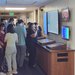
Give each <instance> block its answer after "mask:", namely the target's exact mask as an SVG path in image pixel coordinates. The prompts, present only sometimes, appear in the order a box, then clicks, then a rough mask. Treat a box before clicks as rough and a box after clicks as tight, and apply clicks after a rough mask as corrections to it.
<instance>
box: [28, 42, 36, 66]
mask: <svg viewBox="0 0 75 75" xmlns="http://www.w3.org/2000/svg"><path fill="white" fill-rule="evenodd" d="M29 54H30V55H29V65H30V66H33V65H34V64H35V63H36V47H35V45H34V43H33V42H31V45H30V48H29Z"/></svg>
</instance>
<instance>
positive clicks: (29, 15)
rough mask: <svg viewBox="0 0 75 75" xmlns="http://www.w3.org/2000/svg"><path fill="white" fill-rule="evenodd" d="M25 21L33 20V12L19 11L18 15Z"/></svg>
mask: <svg viewBox="0 0 75 75" xmlns="http://www.w3.org/2000/svg"><path fill="white" fill-rule="evenodd" d="M18 17H19V18H21V19H23V21H24V22H25V23H28V22H35V12H34V11H33V12H28V13H21V14H19V15H18Z"/></svg>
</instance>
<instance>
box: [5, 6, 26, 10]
mask: <svg viewBox="0 0 75 75" xmlns="http://www.w3.org/2000/svg"><path fill="white" fill-rule="evenodd" d="M5 10H26V8H9V7H6V8H5Z"/></svg>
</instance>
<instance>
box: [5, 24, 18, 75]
mask: <svg viewBox="0 0 75 75" xmlns="http://www.w3.org/2000/svg"><path fill="white" fill-rule="evenodd" d="M4 42H6V50H5V57H6V60H7V65H8V74H9V75H12V73H13V74H17V63H16V53H17V50H16V43H17V42H18V36H17V34H16V33H15V32H14V29H13V25H12V24H9V25H8V27H7V33H6V35H5V39H4ZM12 68H13V69H12Z"/></svg>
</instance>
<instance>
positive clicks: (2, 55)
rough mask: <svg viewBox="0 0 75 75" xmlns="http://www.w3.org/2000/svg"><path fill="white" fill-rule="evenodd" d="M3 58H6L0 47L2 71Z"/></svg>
mask: <svg viewBox="0 0 75 75" xmlns="http://www.w3.org/2000/svg"><path fill="white" fill-rule="evenodd" d="M3 58H4V51H3V49H2V48H0V71H1V66H2V63H3Z"/></svg>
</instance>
